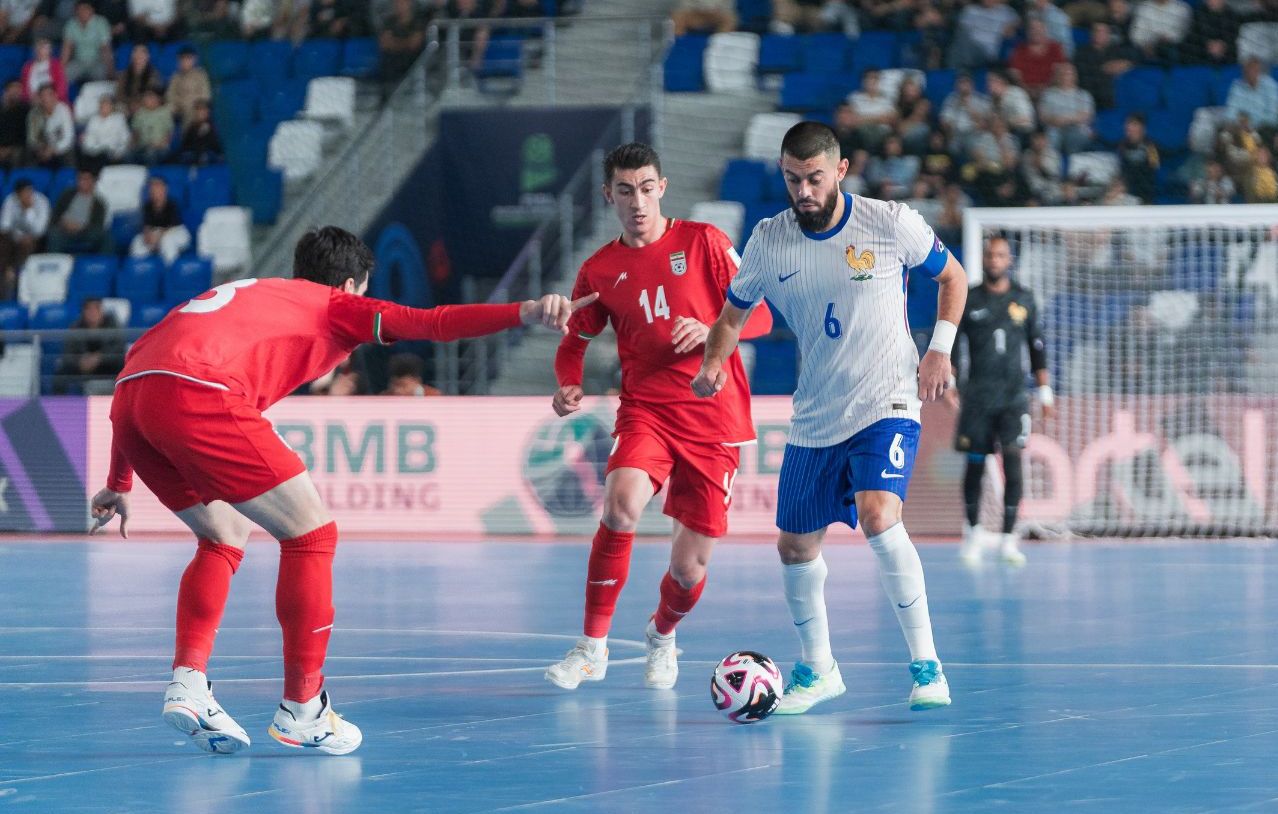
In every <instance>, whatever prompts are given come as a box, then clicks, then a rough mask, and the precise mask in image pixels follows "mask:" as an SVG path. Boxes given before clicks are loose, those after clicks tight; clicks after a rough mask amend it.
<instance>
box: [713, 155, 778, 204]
mask: <svg viewBox="0 0 1278 814" xmlns="http://www.w3.org/2000/svg"><path fill="white" fill-rule="evenodd" d="M767 175H768V167H767V164H765V163H764V162H762V161H753V160H751V159H748V158H734V159H732V160H731V161H729V162H728V163H727V164H726V165H725V166H724V168H723V177H722V178H720V180H719V199H720V200H724V201H740V202H741V203H743V204H752V203H759V202H760V201H763V200H764V199H765V198H766V197H767V195H768V178H767Z"/></svg>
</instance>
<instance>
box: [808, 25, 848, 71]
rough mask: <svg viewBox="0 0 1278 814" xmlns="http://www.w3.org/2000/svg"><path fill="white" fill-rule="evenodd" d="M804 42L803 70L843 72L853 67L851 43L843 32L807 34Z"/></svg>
mask: <svg viewBox="0 0 1278 814" xmlns="http://www.w3.org/2000/svg"><path fill="white" fill-rule="evenodd" d="M802 42H803V46H802V53H803V70H805V71H807V72H808V73H814V74H831V73H842V72H844V71H846V70H848V69H849V68H851V60H850V59H849V58H848V51H849V48H850V43H849V42H848V38H847V37H845V36H843V35H842V34H805V35H803V36H802Z"/></svg>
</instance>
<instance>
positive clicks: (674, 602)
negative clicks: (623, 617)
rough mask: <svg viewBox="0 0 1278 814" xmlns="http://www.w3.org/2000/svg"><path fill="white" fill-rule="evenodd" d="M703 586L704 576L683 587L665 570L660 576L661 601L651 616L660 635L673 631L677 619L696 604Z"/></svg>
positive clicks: (677, 622)
mask: <svg viewBox="0 0 1278 814" xmlns="http://www.w3.org/2000/svg"><path fill="white" fill-rule="evenodd" d="M705 588H706V578H705V577H702V578H701V581H700V582H698V583H697V584H696V585H693V586H692V587H691V588H685V587H683V586H682V585H680V584H679V583H678V582H676V581H675V578H674V577H672V576H670V572H669V571H667V572H666V575H665V576H664V577H662V578H661V602H660V603H659V604H658V605H657V612H656V614H654V615H653V617H652V623H653V624H654V625H656V627H657V632H658V633H660V634H661V635H662V636H669V635H670V634H671V633H673V632H674V629H675V625H677V624H679V620H681V619H683V617H685V616H687V615H688V613H689V611H691V610H692V608H693V607H694V606H695V605H696V604H697V600H698V599H700V598H701V592H702V591H704V590H705Z"/></svg>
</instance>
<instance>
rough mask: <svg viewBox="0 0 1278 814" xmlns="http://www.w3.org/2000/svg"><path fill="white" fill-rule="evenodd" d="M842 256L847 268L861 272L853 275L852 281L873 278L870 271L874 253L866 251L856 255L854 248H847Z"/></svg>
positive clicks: (872, 265) (872, 266)
mask: <svg viewBox="0 0 1278 814" xmlns="http://www.w3.org/2000/svg"><path fill="white" fill-rule="evenodd" d="M844 256H846V257H847V260H848V268H850V269H852V270H853V271H859V272H861V273H860V274H854V275H853V276H852V279H853V280H868V279H870V278H871V277H872V276H873V275H872V274H870V269H872V268H874V252H872V251H870V250H869V249H866V250H865V251H863V252H861V253H860V254H857V253H856V246H848V248H847V251H846V252H845V253H844Z"/></svg>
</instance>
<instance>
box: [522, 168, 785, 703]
mask: <svg viewBox="0 0 1278 814" xmlns="http://www.w3.org/2000/svg"><path fill="white" fill-rule="evenodd" d="M665 190H666V179H665V178H663V177H662V176H661V161H660V159H659V158H658V157H657V154H656V152H655V151H653V149H652V148H651V147H649V146H647V145H646V144H626V145H623V146H621V147H618V148H616V149H615V150H613V151H612V152H611V153H610V154H609V155H608V157H607V158H606V159H605V160H604V190H603V192H604V196H605V197H606V198H607V200H608V202H609V203H610V204H612V206H613V209H614V210H615V211H616V214H617V218H618V219H619V220H620V221H621V225H622V230H623V231H622V235H621V237H619V238H617V239H616V240H614V241H612V242H611V243H609V244H608V245H606V246H604V247H603V248H602V249H600V250H599V251H597V252H596V253H595V254H594V256H592V257H591V258H590V259H589V260H587V261H586V262H585V263H584V264H583V265H582V267H581V270H580V271H579V272H578V274H577V283H576V285H575V286H574V288H573V291H574V292H575V293H574V294H573V296H574V297H577V296H580V292H598V294H599V299H598V301H597V302H595V303H593V304H592V305H589V306H587V307H585V308H583V309H582V310H581V311H579V312H577V313H574V314H573V316H572V319H571V320H570V321H569V323H568V327H569V334H568V336H566V337H564V340H563V342H562V343H561V344H560V346H559V353H558V354H557V355H556V357H555V375H556V378H557V379H558V381H559V390H558V392H556V393H555V397H554V402H553V406H554V409H555V412H556V413H558V414H559V415H561V416H564V415H568V414H569V413H572V412H575V411H577V410H579V409H581V399H582V389H581V380H582V369H583V360H584V357H585V353H586V346H587V344H588V343H589V341H590V339H591V338H593V337H594V336H596V335H598V334H599V333H600V332H601V331H602V330H603V329H604V327H605V326H606V325H607V324H608V323H609V322H611V323H612V327H613V329H614V330H615V331H616V333H617V354H618V356H619V357H620V359H621V407H620V409H619V410H618V411H617V424H616V428H615V431H614V433H613V437H614V438H615V439H616V443H615V444H614V445H613V448H612V454H611V456H610V457H609V458H608V466H607V476H606V480H605V481H604V507H603V519H602V522H600V524H599V530H598V531H597V532H596V533H595V538H594V542H593V543H592V544H591V549H590V560H589V564H588V566H587V576H586V618H585V625H584V631H583V632H584V635H583V636H582V638H581V640H580V641H578V642H577V645H576V646H575V647H574V648H573V649H572V650H570V651H569V652H568V654H567V656H565V657H564V659H563V661H560V662H559V663H557V664H554V665H551V667H550V668H549V669H548V670H546V679H547V680H548V681H550V682H551V683H552V684H555V685H556V686H559V687H563V688H564V689H574V688H576V687H577V685H578V684H580V683H581V682H582V681H599V680H601V679H603V677H604V675H605V673H607V670H608V649H607V642H608V630H609V628H610V626H611V625H612V616H613V612H614V611H615V609H616V606H617V597H618V596H619V595H620V594H621V589H622V587H623V586H624V585H625V584H626V576H627V574H628V573H629V571H630V548H631V545H632V543H633V542H634V538H635V528H636V527H637V526H638V524H639V516H640V515H641V514H642V513H643V510H644V507H645V506H647V505H648V501H650V500H652V498H653V496H654V495H655V494H656V493H657V492H658V491H660V490H661V487H662V484H664V483H665V481H666V479H667V478H669V479H670V487H669V491H668V493H667V495H666V504H665V513H666V514H667V515H669V516H670V517H671V518H673V520H674V538H673V539H674V544H673V547H672V549H671V553H670V569H669V571H668V572H667V573H666V575H665V577H664V578H662V580H661V598H660V602H659V604H658V605H657V611H656V613H654V614H653V616H652V618H651V619H650V620H649V621H648V627H647V631H646V633H647V662H648V663H647V670H646V673H645V676H644V683H645V684H646V685H647V686H649V687H654V688H660V689H666V688H669V687H673V686H674V684H675V680H676V679H677V678H678V676H679V665H678V662H677V661H676V660H675V647H674V641H675V636H674V630H675V625H677V624H678V623H679V620H680V619H682V618H683V617H684V616H686V615H687V614H688V612H689V611H691V610H692V607H693V606H694V605H695V604H696V603H697V599H699V598H700V596H701V591H702V589H703V588H704V587H705V584H706V563H708V562H709V560H710V552H711V549H713V547H714V543H715V540H717V539H718V538H719V537H722V536H723V535H724V534H725V533H726V532H727V530H728V505H729V504H730V503H731V501H732V484H733V481H734V480H735V478H736V474H737V463H738V452H739V450H738V448H739V447H740V446H742V445H743V444H750V443H753V442H754V437H755V436H754V421H753V420H752V419H751V417H750V391H749V389H748V387H747V385H746V384H745V382H746V376H745V371H744V369H743V368H742V366H741V357H740V356H739V355H737V354H735V353H734V354H733V356H732V357H731V358H730V359H729V361H728V365H729V366H730V367H731V368H732V374H733V375H732V376H731V377H730V379H729V384H728V388H730V389H731V390H732V392H731V393H729V394H728V397H727V398H726V399H725V400H723V401H721V402H714V401H713V400H709V399H707V400H700V399H697V398H696V397H694V396H693V395H692V391H691V390H690V389H689V388H690V383H691V382H692V378H693V376H695V375H697V371H698V369H699V368H700V362H699V361H698V358H697V351H698V349H699V348H700V347H701V345H702V344H703V343H704V342H705V338H706V335H707V334H708V333H709V328H708V327H707V326H708V325H709V324H711V323H713V322H714V320H715V319H716V316H717V314H718V313H719V310H720V309H721V308H722V307H723V303H724V292H725V291H726V290H727V288H728V283H729V282H731V281H732V277H733V275H735V274H736V273H737V265H738V263H739V262H740V261H739V258H738V257H737V253H736V250H735V249H733V247H732V241H730V240H729V239H728V237H727V235H725V234H724V233H723V232H721V231H719V230H718V229H716V228H715V227H713V226H711V225H709V224H705V223H695V222H692V221H679V220H674V219H673V218H671V219H667V218H664V217H662V215H661V196H662V195H663V194H664V193H665ZM771 329H772V316H771V313H770V312H769V311H768V309H767V308H761V309H759V311H758V312H757V313H756V315H755V319H753V320H752V322H751V323H750V324H749V325H747V327H746V328H745V331H746V334H745V335H746V336H747V337H751V336H761V335H763V334H766V333H767V332H768V331H770V330H771ZM728 388H725V391H726V389H728Z"/></svg>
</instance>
